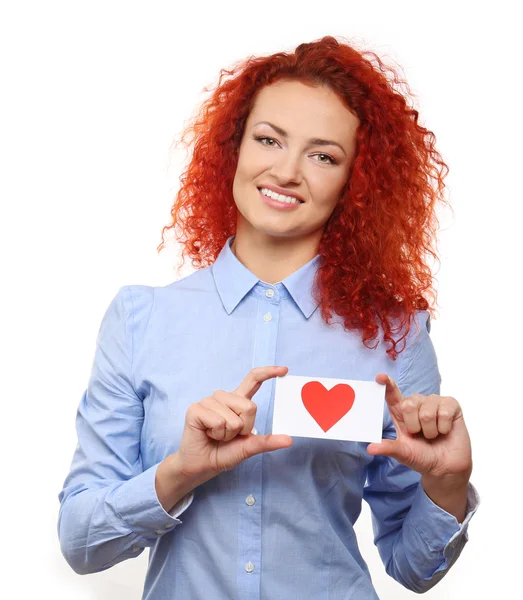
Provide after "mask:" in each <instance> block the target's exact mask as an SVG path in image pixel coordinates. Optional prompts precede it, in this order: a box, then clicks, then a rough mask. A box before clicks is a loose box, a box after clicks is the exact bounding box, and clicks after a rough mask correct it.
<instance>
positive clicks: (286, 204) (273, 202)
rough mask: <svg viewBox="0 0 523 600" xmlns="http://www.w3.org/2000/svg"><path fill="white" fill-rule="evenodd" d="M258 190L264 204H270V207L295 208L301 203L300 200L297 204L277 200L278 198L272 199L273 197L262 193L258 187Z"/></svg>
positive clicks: (279, 208)
mask: <svg viewBox="0 0 523 600" xmlns="http://www.w3.org/2000/svg"><path fill="white" fill-rule="evenodd" d="M258 191H259V193H260V196H261V197H262V200H263V201H264V202H265V204H267V205H268V206H271V207H272V208H277V209H278V210H295V209H297V208H298V207H299V206H300V204H301V202H299V203H298V204H295V203H290V202H278V200H274V199H273V198H269V196H266V195H265V194H262V191H261V190H260V189H259V190H258Z"/></svg>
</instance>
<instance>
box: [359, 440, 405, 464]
mask: <svg viewBox="0 0 523 600" xmlns="http://www.w3.org/2000/svg"><path fill="white" fill-rule="evenodd" d="M367 452H368V453H369V454H370V455H371V456H378V455H379V456H389V457H390V458H395V459H396V460H397V461H398V462H400V463H404V464H405V463H406V462H407V460H408V458H407V453H406V452H405V448H404V446H403V444H402V443H401V441H399V440H381V444H377V443H372V444H369V445H368V446H367Z"/></svg>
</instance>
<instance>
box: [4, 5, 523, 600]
mask: <svg viewBox="0 0 523 600" xmlns="http://www.w3.org/2000/svg"><path fill="white" fill-rule="evenodd" d="M516 5H517V3H516V2H508V1H506V2H505V1H497V2H491V3H482V2H462V3H458V2H453V3H451V2H446V1H440V2H437V3H436V2H430V3H425V2H401V1H396V2H378V1H376V0H374V1H373V2H361V1H358V2H350V1H348V0H344V1H342V2H338V1H334V0H331V1H322V2H319V1H316V2H304V1H303V0H301V1H295V2H283V1H282V0H277V1H273V0H264V1H263V2H247V1H242V2H225V1H220V2H213V3H210V2H209V3H208V4H205V6H203V5H202V3H196V2H194V3H193V2H188V3H183V2H175V1H174V0H173V1H172V2H155V1H152V0H150V1H148V2H145V1H144V2H135V1H131V0H126V1H125V2H124V1H121V2H120V1H118V2H117V1H111V0H105V1H104V2H100V1H93V0H91V1H89V2H87V1H86V2H80V1H74V0H68V1H64V2H57V1H53V0H47V1H46V2H32V3H30V2H24V1H20V0H18V1H12V2H4V3H3V4H2V8H1V9H0V10H1V12H0V57H1V59H0V60H1V80H0V82H1V83H0V85H1V87H2V92H1V94H0V103H1V108H0V119H1V123H0V168H1V177H0V185H1V190H0V198H1V211H2V212H1V215H0V216H1V218H0V227H1V231H0V244H1V248H0V250H1V261H2V262H1V272H2V280H1V284H2V294H1V296H0V297H1V302H2V311H1V315H2V317H3V323H2V333H1V339H2V350H3V358H2V360H1V362H0V364H1V369H2V373H1V383H2V392H3V393H2V417H3V418H2V425H3V427H2V436H0V439H1V444H2V448H1V450H2V457H3V459H4V463H3V477H2V486H3V493H2V498H1V500H0V501H1V503H2V515H3V516H4V519H5V521H4V523H3V527H2V529H3V536H2V537H3V543H2V553H3V558H2V562H1V567H2V572H3V573H4V576H3V578H2V585H3V586H6V587H7V589H9V588H12V591H10V592H8V593H6V590H5V588H4V589H3V590H2V592H1V595H2V597H6V598H7V597H8V598H35V597H39V596H42V595H45V596H46V595H48V594H49V595H50V597H52V598H54V599H55V600H58V599H61V598H64V599H68V600H70V599H71V598H74V599H104V600H109V599H113V598H126V599H127V598H129V599H138V598H140V596H141V589H142V584H143V579H144V575H145V567H146V556H147V553H144V554H142V555H141V556H140V557H139V558H137V559H134V560H128V561H126V562H124V563H122V564H119V565H117V566H115V567H113V568H112V569H110V570H108V571H106V572H103V573H99V574H94V575H88V576H83V577H81V576H79V575H76V574H75V573H74V572H73V571H72V570H71V569H70V568H69V567H68V565H67V564H66V562H65V560H64V559H63V558H62V556H61V554H60V550H59V544H58V538H57V531H56V520H57V515H58V498H57V496H58V493H59V491H60V489H61V486H62V483H63V480H64V478H65V476H66V474H67V471H68V468H69V464H70V461H71V457H72V453H73V450H74V447H75V444H76V437H75V435H76V434H75V431H74V418H75V413H76V408H77V405H78V403H79V401H80V398H81V395H82V393H83V390H84V388H85V386H86V384H87V380H88V376H89V373H90V368H91V363H92V359H93V356H94V348H95V346H94V345H95V339H96V335H97V331H98V327H99V325H100V321H101V318H102V315H103V313H104V311H105V309H106V308H107V306H108V304H109V302H110V300H111V299H112V298H113V296H114V294H115V293H116V291H117V290H118V289H119V287H120V286H122V285H126V284H138V283H140V284H148V285H165V284H167V283H169V282H170V281H172V280H173V279H174V271H173V265H174V264H175V253H174V250H170V251H169V252H164V253H162V254H161V255H160V256H158V254H157V252H156V247H157V245H158V244H159V243H160V241H161V238H160V231H161V228H162V227H163V226H164V225H165V224H167V223H168V222H169V209H170V206H171V204H172V200H173V197H174V194H175V192H176V189H177V184H178V176H179V173H180V168H181V165H182V162H183V158H184V156H183V155H182V154H181V153H180V152H179V151H177V152H174V153H173V152H169V147H170V145H171V143H172V142H173V140H174V139H175V137H176V136H177V135H178V134H179V133H180V132H181V130H182V129H183V126H184V122H185V121H186V120H187V119H188V118H189V117H190V116H191V115H192V114H193V112H194V110H195V109H196V107H197V104H198V103H199V102H200V101H201V100H203V98H204V97H205V94H204V93H203V88H204V86H206V85H210V84H213V83H214V82H215V81H216V78H217V75H218V72H219V69H221V68H226V67H228V66H231V65H232V64H233V63H234V62H235V61H237V60H239V59H241V58H244V57H246V56H249V55H251V54H254V55H258V54H268V53H272V52H276V51H280V50H293V49H294V48H295V46H296V45H297V44H299V43H301V42H305V41H312V40H314V39H317V38H319V37H321V36H323V35H326V34H331V35H336V36H344V37H346V38H349V39H352V40H355V41H356V42H357V43H358V44H360V47H364V48H367V49H372V50H374V51H376V52H377V53H378V54H379V55H380V56H386V57H389V59H391V60H393V61H396V62H397V63H399V65H401V66H402V68H403V71H404V73H405V76H406V78H407V81H408V82H409V84H410V85H411V87H412V90H413V91H414V93H415V94H416V97H417V100H416V102H417V103H418V105H419V108H420V111H421V121H422V123H424V124H425V125H426V126H427V127H428V128H429V129H431V130H432V131H434V132H435V133H436V136H437V145H438V148H439V150H440V152H441V153H442V155H443V157H444V158H445V160H446V161H447V163H448V164H449V166H450V175H449V176H448V178H447V184H448V189H449V194H450V197H451V200H452V203H453V208H454V214H452V213H450V212H448V211H447V212H446V213H445V214H444V215H442V231H441V236H440V254H441V259H442V264H441V268H440V270H439V272H438V274H437V278H438V286H439V319H438V320H435V321H433V329H432V338H433V341H434V344H435V346H436V349H437V352H438V357H439V364H440V370H441V373H442V376H443V384H442V393H443V394H447V395H452V396H455V397H456V398H458V399H459V401H460V402H461V404H462V406H463V409H464V413H465V418H466V422H467V424H468V426H469V429H470V433H471V436H472V441H473V452H474V461H475V468H474V474H473V482H474V483H475V485H476V486H477V488H478V490H479V491H480V493H481V496H482V500H483V504H482V506H481V507H480V510H479V511H478V513H477V514H476V516H475V517H474V519H473V521H472V523H471V526H470V530H469V531H470V542H469V544H468V545H467V546H466V548H465V550H464V552H463V554H462V556H461V557H460V559H459V561H458V563H457V564H456V565H455V566H454V567H453V569H452V570H451V572H450V573H449V574H448V576H447V577H446V578H445V579H444V580H443V581H442V582H441V583H439V584H438V585H437V586H436V587H435V588H434V589H433V590H432V591H430V592H428V593H427V594H426V595H425V597H426V598H430V599H431V600H436V599H445V600H448V599H454V598H465V597H466V598H479V597H482V598H483V597H487V595H489V596H490V595H492V594H496V597H498V598H514V597H516V596H518V593H519V592H518V588H519V583H518V582H519V581H520V580H521V572H520V571H521V568H520V555H519V552H518V550H517V548H518V546H519V545H520V544H519V540H520V539H521V533H522V532H521V525H520V519H519V517H518V513H519V510H520V509H519V504H520V497H519V496H518V493H517V488H518V486H519V485H520V475H519V470H520V469H519V465H520V463H519V459H520V444H519V443H518V440H519V437H520V435H519V433H520V423H521V417H522V411H521V403H522V394H521V380H520V378H519V377H520V375H521V371H522V369H521V358H522V353H521V339H522V333H523V331H522V325H521V321H522V317H521V300H520V296H519V290H520V289H521V287H520V284H519V281H518V280H519V279H520V276H521V265H520V262H521V252H520V240H521V237H522V236H521V217H522V211H521V202H522V193H521V184H520V182H521V159H522V152H521V134H522V126H521V123H522V119H521V96H520V95H519V94H517V89H516V88H517V86H518V84H519V81H518V80H519V78H520V76H521V67H520V65H521V58H522V57H521V47H520V45H519V44H517V41H516V40H517V38H516V34H519V33H520V32H519V26H518V25H517V23H518V20H517V19H516V17H515V14H514V12H513V11H514V10H515V7H516ZM516 27H518V29H516ZM188 272H191V270H190V269H189V271H188ZM357 532H358V535H359V540H360V544H361V550H362V553H363V555H364V557H365V559H366V560H367V561H368V563H369V566H370V569H371V572H372V575H373V580H374V582H375V586H376V588H377V590H378V593H379V595H380V597H382V598H385V599H387V600H388V599H390V600H396V599H402V598H409V597H413V594H412V593H411V592H408V591H406V590H404V589H403V588H402V587H401V586H400V585H399V584H397V583H396V582H394V581H393V580H392V579H390V578H389V577H388V576H387V575H386V574H385V572H384V569H383V566H382V565H381V563H380V561H379V557H378V554H377V551H376V549H375V548H374V547H373V545H372V535H371V525H370V516H369V512H368V510H367V507H366V506H365V507H364V511H363V513H362V516H361V518H360V520H359V521H358V523H357Z"/></svg>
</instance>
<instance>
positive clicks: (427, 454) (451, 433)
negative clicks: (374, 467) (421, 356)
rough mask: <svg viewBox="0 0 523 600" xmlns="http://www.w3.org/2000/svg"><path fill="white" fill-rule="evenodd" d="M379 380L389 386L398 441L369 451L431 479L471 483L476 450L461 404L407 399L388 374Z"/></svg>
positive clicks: (437, 398)
mask: <svg viewBox="0 0 523 600" xmlns="http://www.w3.org/2000/svg"><path fill="white" fill-rule="evenodd" d="M376 381H377V383H381V384H385V385H386V389H385V400H386V402H387V405H388V407H389V412H390V416H391V417H392V421H393V423H394V426H395V427H396V433H397V439H395V440H382V442H381V443H380V444H376V443H372V444H369V445H368V447H367V452H368V453H369V454H371V455H377V454H381V455H384V456H390V457H392V458H395V459H396V460H398V461H399V462H400V463H402V464H404V465H406V466H407V467H410V468H411V469H413V470H414V471H417V472H418V473H421V475H422V476H424V477H425V478H426V479H427V480H429V479H430V480H438V479H440V478H441V479H442V480H443V479H445V480H448V479H451V480H456V479H457V480H459V481H461V482H465V483H466V482H468V480H469V478H470V474H471V471H472V451H471V445H470V437H469V434H468V431H467V427H466V425H465V421H464V420H463V413H462V411H461V407H460V405H459V403H458V401H457V400H456V399H455V398H452V397H450V396H437V395H436V394H432V395H430V396H422V395H421V394H413V395H412V396H408V397H404V396H403V395H402V393H401V391H400V390H399V388H398V385H397V384H396V382H395V381H394V380H393V379H391V378H390V377H389V376H388V375H386V374H384V373H380V374H379V375H377V376H376Z"/></svg>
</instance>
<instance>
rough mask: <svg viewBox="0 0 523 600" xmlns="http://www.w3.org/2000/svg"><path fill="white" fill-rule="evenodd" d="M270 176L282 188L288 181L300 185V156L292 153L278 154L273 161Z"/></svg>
mask: <svg viewBox="0 0 523 600" xmlns="http://www.w3.org/2000/svg"><path fill="white" fill-rule="evenodd" d="M271 175H273V176H274V179H275V180H276V181H279V182H280V184H281V185H282V186H283V184H284V183H286V182H289V181H292V182H295V183H300V182H301V179H302V172H301V159H300V155H299V154H298V153H293V152H282V153H280V155H279V156H278V158H275V160H274V164H273V166H272V169H271Z"/></svg>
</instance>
